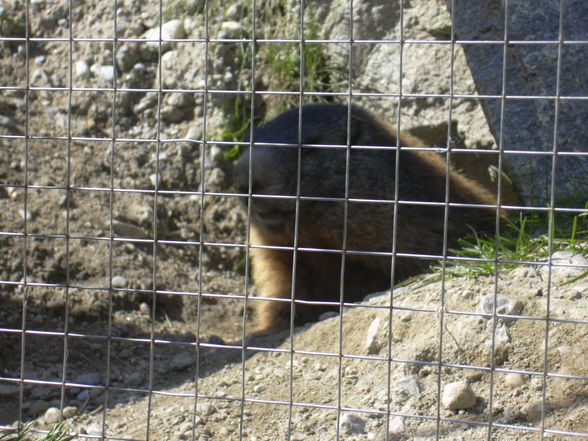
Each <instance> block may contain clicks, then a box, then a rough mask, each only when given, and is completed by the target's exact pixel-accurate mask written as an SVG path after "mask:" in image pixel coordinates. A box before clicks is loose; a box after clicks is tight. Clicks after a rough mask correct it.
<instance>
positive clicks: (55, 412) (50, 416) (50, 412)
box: [43, 407, 61, 425]
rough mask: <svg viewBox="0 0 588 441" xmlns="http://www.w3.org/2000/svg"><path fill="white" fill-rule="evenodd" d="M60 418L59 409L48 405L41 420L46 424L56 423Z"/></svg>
mask: <svg viewBox="0 0 588 441" xmlns="http://www.w3.org/2000/svg"><path fill="white" fill-rule="evenodd" d="M60 419H61V411H60V410H59V409H58V408H57V407H50V408H49V409H47V410H46V411H45V414H44V415H43V421H44V422H45V424H47V425H51V424H56V423H58V422H59V420H60Z"/></svg>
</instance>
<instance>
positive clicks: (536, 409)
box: [521, 401, 549, 422]
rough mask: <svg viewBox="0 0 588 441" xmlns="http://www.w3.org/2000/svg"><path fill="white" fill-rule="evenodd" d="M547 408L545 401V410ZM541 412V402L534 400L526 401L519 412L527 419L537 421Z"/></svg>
mask: <svg viewBox="0 0 588 441" xmlns="http://www.w3.org/2000/svg"><path fill="white" fill-rule="evenodd" d="M548 409H549V405H548V403H545V412H546V413H547V410H548ZM542 412H543V402H542V401H535V402H531V403H527V404H526V405H524V406H523V407H522V408H521V414H522V415H523V416H524V417H525V418H526V419H527V421H531V422H533V421H538V420H540V419H541V413H542Z"/></svg>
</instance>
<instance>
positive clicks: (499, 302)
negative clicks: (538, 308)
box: [478, 294, 523, 321]
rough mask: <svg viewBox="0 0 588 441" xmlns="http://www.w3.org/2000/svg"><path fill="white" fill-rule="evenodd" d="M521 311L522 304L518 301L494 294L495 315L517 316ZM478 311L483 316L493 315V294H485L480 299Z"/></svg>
mask: <svg viewBox="0 0 588 441" xmlns="http://www.w3.org/2000/svg"><path fill="white" fill-rule="evenodd" d="M522 309H523V304H522V303H521V302H520V301H518V300H512V299H510V298H508V297H506V296H503V295H501V294H496V314H506V315H519V314H520V313H521V311H522ZM478 310H479V311H480V312H481V313H483V314H494V294H486V295H485V296H484V297H482V300H481V301H480V304H479V305H478ZM487 318H491V317H487ZM505 321H506V320H505Z"/></svg>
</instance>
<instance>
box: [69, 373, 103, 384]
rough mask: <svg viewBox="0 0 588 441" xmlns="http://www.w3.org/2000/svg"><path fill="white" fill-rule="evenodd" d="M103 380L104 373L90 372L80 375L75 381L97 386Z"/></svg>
mask: <svg viewBox="0 0 588 441" xmlns="http://www.w3.org/2000/svg"><path fill="white" fill-rule="evenodd" d="M102 382H103V377H102V374H95V373H88V374H81V375H78V376H77V377H76V378H75V380H74V383H78V384H89V385H91V386H96V385H98V384H101V383H102Z"/></svg>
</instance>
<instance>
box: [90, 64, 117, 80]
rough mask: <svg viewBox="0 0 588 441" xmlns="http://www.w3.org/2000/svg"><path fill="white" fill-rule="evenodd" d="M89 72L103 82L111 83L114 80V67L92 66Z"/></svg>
mask: <svg viewBox="0 0 588 441" xmlns="http://www.w3.org/2000/svg"><path fill="white" fill-rule="evenodd" d="M90 71H91V72H92V73H93V74H94V75H96V76H97V77H98V78H101V79H103V80H104V81H109V82H111V81H113V80H114V74H115V71H114V66H101V65H98V64H93V65H92V67H91V68H90Z"/></svg>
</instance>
